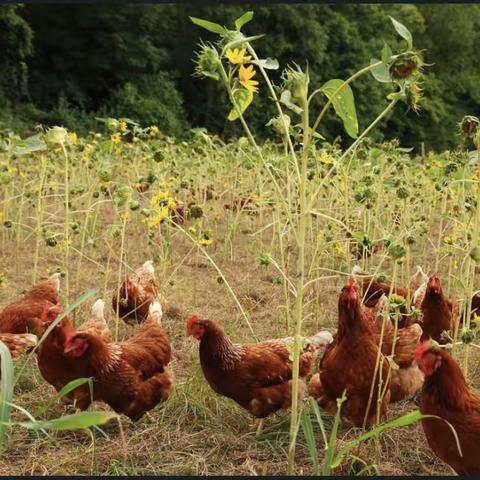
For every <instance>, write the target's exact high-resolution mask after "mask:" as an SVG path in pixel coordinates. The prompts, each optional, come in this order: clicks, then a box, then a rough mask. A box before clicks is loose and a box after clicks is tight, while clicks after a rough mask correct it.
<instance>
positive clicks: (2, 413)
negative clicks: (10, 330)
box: [0, 341, 15, 451]
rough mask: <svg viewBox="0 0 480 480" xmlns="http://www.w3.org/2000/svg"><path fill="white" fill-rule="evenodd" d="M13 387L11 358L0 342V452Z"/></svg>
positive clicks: (8, 418)
mask: <svg viewBox="0 0 480 480" xmlns="http://www.w3.org/2000/svg"><path fill="white" fill-rule="evenodd" d="M14 385H15V380H14V378H13V362H12V356H11V354H10V350H9V349H8V348H7V346H6V345H5V344H4V343H3V342H1V341H0V451H2V450H3V441H4V437H5V432H6V429H7V424H8V423H9V421H10V414H11V411H12V407H11V403H12V399H13V387H14Z"/></svg>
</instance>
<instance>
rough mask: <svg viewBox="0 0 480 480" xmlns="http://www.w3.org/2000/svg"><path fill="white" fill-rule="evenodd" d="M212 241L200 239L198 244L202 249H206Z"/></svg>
mask: <svg viewBox="0 0 480 480" xmlns="http://www.w3.org/2000/svg"><path fill="white" fill-rule="evenodd" d="M212 242H213V240H212V239H211V238H201V239H200V240H199V241H198V243H199V244H200V245H202V246H203V247H207V246H208V245H211V244H212Z"/></svg>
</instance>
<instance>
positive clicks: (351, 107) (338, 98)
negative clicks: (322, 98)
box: [321, 78, 358, 138]
mask: <svg viewBox="0 0 480 480" xmlns="http://www.w3.org/2000/svg"><path fill="white" fill-rule="evenodd" d="M340 87H342V89H341V90H340V91H338V89H339V88H340ZM321 91H322V92H323V93H324V94H325V95H326V96H327V98H328V99H329V100H331V101H332V105H333V108H334V109H335V112H336V113H337V115H338V116H339V117H340V118H341V119H342V121H343V127H344V128H345V131H346V132H347V133H348V135H350V137H352V138H357V135H358V120H357V112H356V110H355V100H354V98H353V92H352V89H351V88H350V85H348V84H346V83H345V82H344V81H343V80H340V79H337V78H335V79H333V80H329V81H328V82H327V83H325V84H324V85H323V86H322V87H321ZM337 91H338V92H337ZM335 92H337V93H336V95H335V96H334V93H335Z"/></svg>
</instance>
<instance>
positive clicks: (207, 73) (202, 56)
mask: <svg viewBox="0 0 480 480" xmlns="http://www.w3.org/2000/svg"><path fill="white" fill-rule="evenodd" d="M219 65H220V57H219V55H218V52H217V50H216V48H215V47H213V46H212V45H211V44H208V43H201V44H200V50H199V51H198V52H197V59H196V60H195V73H194V75H195V76H196V77H209V78H213V79H215V80H218V79H219V78H220V77H219V75H218V68H219Z"/></svg>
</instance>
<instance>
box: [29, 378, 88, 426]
mask: <svg viewBox="0 0 480 480" xmlns="http://www.w3.org/2000/svg"><path fill="white" fill-rule="evenodd" d="M89 380H90V379H89V378H76V379H75V380H72V381H71V382H68V383H67V384H66V385H65V386H64V387H63V388H62V389H61V390H60V391H59V392H58V393H57V394H56V395H55V396H54V397H52V398H51V399H50V400H49V401H48V402H47V404H46V405H45V406H43V407H40V408H39V409H38V410H37V411H36V412H35V417H40V416H41V415H43V414H44V413H45V412H46V411H47V410H48V409H49V408H50V407H51V406H52V405H53V404H54V403H55V402H57V401H58V400H60V399H61V398H62V397H64V396H65V395H67V394H68V393H70V392H71V391H72V390H75V389H76V388H78V387H80V386H82V385H84V384H85V383H89Z"/></svg>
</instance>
